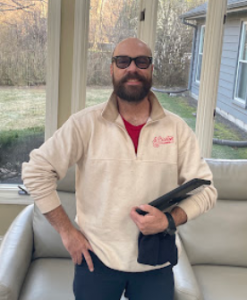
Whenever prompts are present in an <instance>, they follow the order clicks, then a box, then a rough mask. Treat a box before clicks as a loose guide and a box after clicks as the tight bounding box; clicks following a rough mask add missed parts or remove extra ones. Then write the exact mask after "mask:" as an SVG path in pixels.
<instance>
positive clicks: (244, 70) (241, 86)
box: [236, 62, 247, 102]
mask: <svg viewBox="0 0 247 300" xmlns="http://www.w3.org/2000/svg"><path fill="white" fill-rule="evenodd" d="M236 95H237V98H239V99H242V100H243V102H245V101H246V98H247V97H246V96H247V64H246V63H241V62H240V63H239V71H238V82H237V94H236Z"/></svg>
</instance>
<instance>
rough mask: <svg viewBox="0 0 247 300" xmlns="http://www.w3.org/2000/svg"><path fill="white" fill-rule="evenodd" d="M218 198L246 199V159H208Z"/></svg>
mask: <svg viewBox="0 0 247 300" xmlns="http://www.w3.org/2000/svg"><path fill="white" fill-rule="evenodd" d="M207 163H208V165H209V167H210V169H211V171H212V172H213V180H214V185H215V187H216V189H217V191H218V198H219V199H224V200H245V201H247V177H246V174H247V159H245V160H233V159H231V160H227V159H223V160H219V159H208V160H207Z"/></svg>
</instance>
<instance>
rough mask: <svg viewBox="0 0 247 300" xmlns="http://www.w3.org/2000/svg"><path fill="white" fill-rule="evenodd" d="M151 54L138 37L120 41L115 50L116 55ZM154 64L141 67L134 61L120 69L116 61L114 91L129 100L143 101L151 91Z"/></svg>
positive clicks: (113, 79)
mask: <svg viewBox="0 0 247 300" xmlns="http://www.w3.org/2000/svg"><path fill="white" fill-rule="evenodd" d="M120 55H123V56H129V57H132V58H133V57H138V56H151V52H150V50H149V49H148V48H147V47H146V45H145V44H143V43H141V42H140V41H138V40H137V39H130V40H126V41H124V42H122V43H120V44H119V45H118V46H117V47H116V49H115V51H114V56H120ZM152 72H153V65H152V64H150V66H149V67H148V68H147V69H140V68H138V67H137V66H136V64H135V62H134V61H132V62H131V63H130V65H129V66H128V67H127V68H126V69H120V68H118V67H117V65H116V63H115V62H114V63H113V64H112V65H111V75H112V83H113V88H114V92H115V93H116V95H117V96H118V97H119V98H120V99H122V100H125V101H128V102H136V103H138V102H141V101H142V100H143V99H144V98H145V97H146V96H147V94H148V92H149V91H150V88H151V86H152Z"/></svg>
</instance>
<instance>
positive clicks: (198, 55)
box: [195, 24, 206, 84]
mask: <svg viewBox="0 0 247 300" xmlns="http://www.w3.org/2000/svg"><path fill="white" fill-rule="evenodd" d="M205 27H206V25H205V24H204V25H201V28H200V38H199V45H198V53H197V65H196V74H195V78H196V83H198V84H200V82H201V71H202V62H201V71H200V78H199V80H198V72H199V58H200V55H201V57H202V58H203V49H204V38H205ZM202 32H203V39H202ZM202 43H203V45H202V47H201V44H202ZM201 48H202V52H200V49H201Z"/></svg>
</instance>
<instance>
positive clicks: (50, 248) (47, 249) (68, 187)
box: [33, 168, 77, 259]
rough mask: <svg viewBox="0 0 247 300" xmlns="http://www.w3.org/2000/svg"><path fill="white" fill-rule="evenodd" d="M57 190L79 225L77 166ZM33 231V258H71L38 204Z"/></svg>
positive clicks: (67, 211)
mask: <svg viewBox="0 0 247 300" xmlns="http://www.w3.org/2000/svg"><path fill="white" fill-rule="evenodd" d="M57 190H58V194H59V198H60V200H61V202H62V205H63V207H64V209H65V211H66V213H67V215H68V217H69V218H70V220H71V221H72V223H73V224H74V225H75V226H77V225H76V223H75V221H74V219H75V215H76V205H75V168H71V169H69V170H68V172H67V175H66V177H65V178H64V179H62V180H61V181H59V182H58V187H57ZM33 231H34V253H33V259H36V258H42V257H59V258H70V255H69V253H68V252H67V250H66V249H65V247H64V246H63V243H62V240H61V238H60V235H59V234H58V233H57V231H56V230H55V229H54V228H53V227H52V226H51V225H50V223H49V222H48V221H47V220H46V218H45V217H44V216H43V215H42V214H41V213H40V211H39V209H38V208H37V206H36V205H34V212H33Z"/></svg>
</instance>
